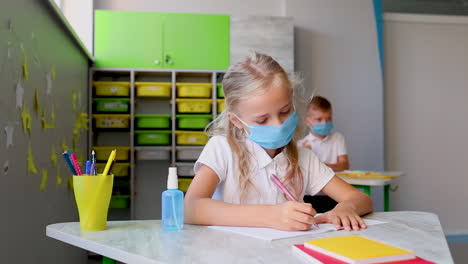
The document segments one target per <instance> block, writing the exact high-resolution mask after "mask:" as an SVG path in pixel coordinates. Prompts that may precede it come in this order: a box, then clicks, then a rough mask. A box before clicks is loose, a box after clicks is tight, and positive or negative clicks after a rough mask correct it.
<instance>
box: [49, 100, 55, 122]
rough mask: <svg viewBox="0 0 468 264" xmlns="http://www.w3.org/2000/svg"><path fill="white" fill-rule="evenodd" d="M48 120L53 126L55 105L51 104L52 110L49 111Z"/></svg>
mask: <svg viewBox="0 0 468 264" xmlns="http://www.w3.org/2000/svg"><path fill="white" fill-rule="evenodd" d="M50 120H51V121H52V124H54V125H55V105H54V104H52V110H51V111H50Z"/></svg>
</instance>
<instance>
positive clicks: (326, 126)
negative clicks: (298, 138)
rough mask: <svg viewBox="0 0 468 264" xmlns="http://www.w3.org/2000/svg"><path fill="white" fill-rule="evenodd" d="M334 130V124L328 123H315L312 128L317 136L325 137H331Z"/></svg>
mask: <svg viewBox="0 0 468 264" xmlns="http://www.w3.org/2000/svg"><path fill="white" fill-rule="evenodd" d="M332 129H333V122H331V121H330V122H326V123H315V124H314V127H313V128H312V132H314V133H315V134H317V135H319V136H322V137H325V136H328V135H330V133H331V131H332Z"/></svg>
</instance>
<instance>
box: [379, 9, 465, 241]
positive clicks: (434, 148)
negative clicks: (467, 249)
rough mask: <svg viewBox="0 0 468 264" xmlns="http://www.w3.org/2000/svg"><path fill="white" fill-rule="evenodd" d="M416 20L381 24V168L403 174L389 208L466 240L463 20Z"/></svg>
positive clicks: (387, 21) (419, 18)
mask: <svg viewBox="0 0 468 264" xmlns="http://www.w3.org/2000/svg"><path fill="white" fill-rule="evenodd" d="M421 17H424V16H421V15H420V16H419V17H418V16H416V18H418V21H419V22H415V19H414V18H415V16H412V20H413V21H412V22H409V21H406V22H405V21H404V20H399V21H389V20H386V21H385V31H384V32H385V46H386V50H385V57H386V59H385V69H386V70H385V75H386V81H385V105H386V107H385V121H386V123H385V127H386V128H385V134H386V139H385V146H386V148H385V149H386V150H385V152H386V167H387V168H388V169H392V170H401V171H403V172H405V175H404V176H403V177H401V178H400V179H399V180H398V182H397V184H398V185H399V190H398V192H397V193H395V194H392V196H391V201H392V205H391V209H392V210H421V211H430V212H434V213H437V215H439V217H440V220H441V223H442V226H443V227H444V231H445V233H446V234H465V235H466V234H468V222H467V219H468V203H466V201H467V197H468V196H467V191H466V190H467V186H468V177H466V176H467V175H466V174H467V173H466V164H467V157H468V156H467V154H466V149H467V148H468V141H467V140H466V138H467V135H468V125H467V122H466V120H467V119H466V117H467V116H468V106H467V104H466V98H468V89H466V84H467V80H468V78H467V76H468V64H467V61H468V53H467V52H466V50H467V47H468V18H466V17H465V18H458V20H459V22H456V21H455V20H453V18H449V20H451V21H450V23H441V22H440V21H439V22H434V21H432V22H431V20H430V18H425V19H421ZM445 20H447V19H445ZM460 20H461V21H460Z"/></svg>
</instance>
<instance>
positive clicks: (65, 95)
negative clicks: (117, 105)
mask: <svg viewBox="0 0 468 264" xmlns="http://www.w3.org/2000/svg"><path fill="white" fill-rule="evenodd" d="M8 19H12V22H13V32H8V29H7V20H8ZM0 21H1V23H0V36H1V43H0V90H1V92H2V93H1V96H0V129H1V131H0V133H1V134H0V135H1V136H0V166H1V167H2V170H1V172H0V178H1V180H2V183H1V184H0V207H1V208H2V211H1V213H0V234H1V236H2V238H1V239H0V256H1V260H0V262H2V263H83V262H85V261H86V254H85V252H84V251H83V250H79V249H77V248H74V247H71V246H68V245H65V244H63V243H61V242H58V241H55V240H52V239H49V238H46V236H45V227H46V225H48V224H51V223H57V222H65V221H77V219H78V218H77V213H76V208H75V203H74V198H73V193H72V192H71V191H70V190H69V189H68V188H67V178H68V176H69V174H70V173H69V171H68V169H66V168H65V166H64V164H63V161H62V159H61V155H60V153H61V152H60V151H61V143H62V138H63V137H66V140H67V142H66V143H67V145H69V146H71V145H72V142H71V138H72V135H73V134H72V131H73V125H74V121H75V114H74V111H73V110H72V106H71V97H72V96H71V94H72V90H75V91H76V92H77V101H78V102H77V103H78V105H77V109H78V110H79V111H85V112H86V97H87V94H86V86H87V68H88V62H87V58H86V56H85V55H84V54H83V53H82V52H81V49H80V48H79V47H78V46H77V45H76V44H75V42H74V40H73V39H72V38H71V37H70V36H69V35H68V33H66V32H67V31H66V29H65V28H64V27H62V26H61V25H62V24H61V22H60V21H59V20H58V19H56V16H55V14H54V13H53V12H52V11H51V10H50V9H49V6H48V4H47V3H46V2H45V1H36V0H6V1H2V4H1V8H0ZM32 33H34V39H32ZM7 41H11V58H8V57H7ZM20 43H23V45H24V48H25V50H26V53H27V56H28V62H29V63H28V64H29V78H30V80H29V81H28V82H24V85H23V86H24V105H27V107H28V108H29V110H30V112H31V117H32V122H31V123H32V135H31V136H29V135H27V134H25V133H23V131H22V125H21V118H20V111H19V110H18V109H16V106H15V98H16V95H15V89H14V87H15V84H16V83H17V81H18V76H19V74H18V73H19V72H20V69H21V66H22V61H23V56H22V53H21V49H20ZM35 57H37V59H38V61H36V60H35ZM53 64H54V65H55V67H56V72H57V75H56V80H55V81H54V82H53V90H52V94H50V95H49V96H47V95H46V86H47V85H46V73H47V72H48V71H49V70H50V69H51V66H52V65H53ZM35 88H38V94H39V99H40V100H39V101H40V106H41V108H42V109H45V110H46V111H50V107H51V105H52V103H54V104H55V114H56V122H55V124H56V128H55V129H48V130H43V129H42V127H41V122H40V115H37V114H36V113H35V112H34V107H33V102H34V89H35ZM79 98H81V103H80V102H79V100H78V99H79ZM6 126H8V127H13V129H14V135H13V146H10V147H8V148H7V147H6V135H5V133H4V127H6ZM80 134H81V139H82V140H80V141H78V142H77V143H78V146H79V150H80V151H81V152H82V153H84V151H85V146H86V134H85V133H84V132H83V133H80ZM29 143H31V145H32V151H33V153H34V161H35V165H36V167H37V169H38V171H39V173H38V174H34V173H30V174H29V175H28V174H27V171H26V168H27V166H26V165H27V154H28V144H29ZM52 144H55V147H56V151H57V155H58V164H59V171H60V174H61V177H62V178H63V182H62V184H61V185H56V183H55V181H56V167H55V166H54V165H53V164H52V163H51V161H50V153H51V145H52ZM7 161H8V163H9V170H8V172H7V173H5V172H4V170H3V169H4V167H3V166H4V164H5V163H6V162H7ZM42 169H47V170H48V173H49V177H48V179H47V181H46V183H47V185H46V190H45V191H41V190H39V186H40V182H41V177H42V175H41V171H42Z"/></svg>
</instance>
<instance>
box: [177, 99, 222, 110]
mask: <svg viewBox="0 0 468 264" xmlns="http://www.w3.org/2000/svg"><path fill="white" fill-rule="evenodd" d="M176 102H177V111H179V113H211V104H212V103H213V100H211V99H176Z"/></svg>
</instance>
